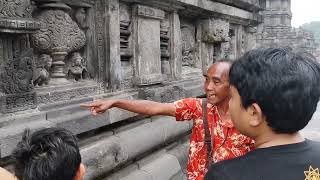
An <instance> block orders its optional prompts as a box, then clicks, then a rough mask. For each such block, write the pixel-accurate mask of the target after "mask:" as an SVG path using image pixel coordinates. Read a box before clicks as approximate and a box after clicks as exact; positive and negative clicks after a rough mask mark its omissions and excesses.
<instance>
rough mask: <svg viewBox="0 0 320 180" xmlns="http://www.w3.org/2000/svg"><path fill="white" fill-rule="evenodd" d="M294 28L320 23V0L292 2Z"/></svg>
mask: <svg viewBox="0 0 320 180" xmlns="http://www.w3.org/2000/svg"><path fill="white" fill-rule="evenodd" d="M291 11H292V14H293V15H292V26H293V27H299V26H300V25H302V24H304V23H308V22H311V21H320V0H291Z"/></svg>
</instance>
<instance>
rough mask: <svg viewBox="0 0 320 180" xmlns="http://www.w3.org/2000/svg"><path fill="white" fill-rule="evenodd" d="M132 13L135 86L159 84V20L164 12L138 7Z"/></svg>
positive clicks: (160, 76) (160, 78)
mask: <svg viewBox="0 0 320 180" xmlns="http://www.w3.org/2000/svg"><path fill="white" fill-rule="evenodd" d="M134 12H135V13H134V14H135V16H134V32H135V35H134V36H135V37H134V40H135V64H136V70H137V71H136V77H135V82H136V84H137V85H149V84H157V83H160V82H162V74H161V60H160V57H161V51H160V20H161V19H163V18H164V12H163V11H162V10H158V9H154V8H150V7H147V6H140V5H138V6H135V8H134Z"/></svg>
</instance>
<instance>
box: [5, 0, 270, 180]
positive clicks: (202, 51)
mask: <svg viewBox="0 0 320 180" xmlns="http://www.w3.org/2000/svg"><path fill="white" fill-rule="evenodd" d="M263 1H264V0H263ZM263 1H259V2H258V1H257V0H253V1H252V0H251V1H248V0H236V1H232V2H228V3H226V2H224V1H211V0H201V1H200V0H188V1H185V0H173V1H170V2H169V1H158V0H33V1H32V2H31V1H30V0H2V1H0V72H1V73H0V74H1V75H0V98H1V99H0V115H1V116H0V152H1V153H0V165H1V166H5V167H7V166H10V163H11V162H10V161H7V160H8V157H9V156H10V154H11V152H12V150H13V148H14V147H15V145H16V144H17V142H18V141H19V140H20V139H21V135H22V133H23V131H24V129H25V128H30V129H31V130H32V131H34V130H37V129H41V128H44V127H54V126H58V127H63V128H66V129H68V130H70V131H71V132H73V133H74V134H76V135H78V137H79V139H80V141H79V145H80V149H81V155H82V161H83V163H84V164H85V165H86V167H87V172H86V175H85V179H123V180H125V179H130V180H132V179H150V177H152V179H157V178H161V179H168V180H169V179H185V178H186V163H187V159H188V157H187V153H188V135H189V134H190V130H191V128H192V122H191V121H188V122H176V121H175V120H174V119H172V118H167V117H163V116H158V117H147V116H141V115H137V114H135V113H131V112H128V111H124V110H120V109H117V108H113V109H111V110H109V111H107V112H106V113H103V114H99V115H98V116H91V114H90V112H89V111H86V110H84V109H82V108H80V107H79V104H82V103H89V102H91V101H93V100H99V99H106V98H109V99H149V100H154V101H158V102H173V101H175V100H178V99H181V98H185V97H196V96H198V95H201V94H203V73H204V72H206V70H207V69H206V68H207V67H208V66H209V65H211V64H212V63H213V62H214V61H215V60H216V59H219V58H223V57H227V58H232V59H234V58H237V57H239V56H240V55H241V54H243V53H244V52H245V51H247V50H248V49H250V48H252V47H254V46H255V43H252V42H251V41H252V40H251V39H252V38H253V37H254V36H253V34H254V33H255V31H254V28H255V26H256V25H257V24H259V23H261V19H262V18H261V16H260V15H259V10H260V9H261V7H260V2H263ZM249 27H252V28H253V29H251V28H249ZM146 108H147V107H146Z"/></svg>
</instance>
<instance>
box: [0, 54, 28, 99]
mask: <svg viewBox="0 0 320 180" xmlns="http://www.w3.org/2000/svg"><path fill="white" fill-rule="evenodd" d="M19 56H20V57H19ZM32 74H33V57H32V49H29V50H27V51H25V52H23V53H22V54H21V55H18V54H16V55H15V57H14V59H12V60H10V61H9V62H8V63H7V64H6V65H5V66H4V71H3V72H0V79H1V80H2V82H1V83H0V86H1V87H2V89H3V92H4V93H6V94H14V93H24V92H29V91H31V90H32V89H33V85H32Z"/></svg>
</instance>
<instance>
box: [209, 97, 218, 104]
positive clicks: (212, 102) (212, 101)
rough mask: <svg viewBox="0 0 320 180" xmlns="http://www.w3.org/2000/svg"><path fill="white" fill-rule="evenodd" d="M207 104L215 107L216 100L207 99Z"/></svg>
mask: <svg viewBox="0 0 320 180" xmlns="http://www.w3.org/2000/svg"><path fill="white" fill-rule="evenodd" d="M208 103H210V104H212V105H216V104H217V100H215V99H210V98H209V99H208Z"/></svg>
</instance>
